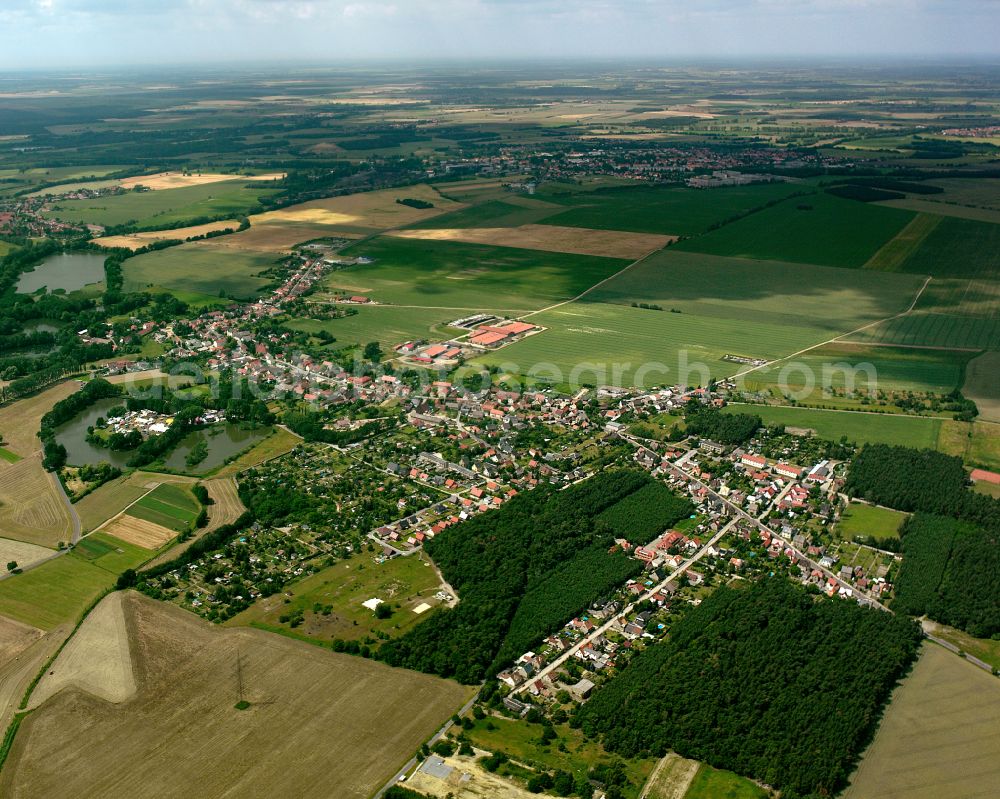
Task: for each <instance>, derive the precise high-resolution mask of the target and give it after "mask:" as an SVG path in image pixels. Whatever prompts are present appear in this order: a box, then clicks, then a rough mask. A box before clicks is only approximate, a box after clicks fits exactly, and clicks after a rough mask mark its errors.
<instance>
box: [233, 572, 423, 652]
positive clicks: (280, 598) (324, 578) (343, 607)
mask: <svg viewBox="0 0 1000 799" xmlns="http://www.w3.org/2000/svg"><path fill="white" fill-rule="evenodd" d="M440 588H441V581H440V580H439V579H438V576H437V573H436V572H435V570H434V567H433V566H431V565H430V564H429V563H428V562H427V561H426V560H424V559H422V558H420V557H416V556H412V557H398V558H393V559H392V560H388V561H385V562H383V563H375V562H374V561H373V560H372V559H371V557H368V556H365V557H357V558H351V559H350V560H344V561H341V562H339V563H337V564H335V565H333V566H330V567H328V568H326V569H323V570H322V571H319V572H317V573H316V574H313V575H310V576H308V577H306V578H304V579H302V580H299V581H298V582H295V583H292V584H291V585H288V586H286V587H285V591H284V594H281V595H275V596H273V597H267V598H265V599H262V600H260V601H258V602H256V603H255V604H254V605H253V606H252V607H250V608H248V609H247V610H245V611H243V612H242V613H240V614H238V615H236V616H234V617H233V618H232V619H230V620H229V621H228V622H226V625H227V626H247V625H249V626H252V627H259V628H261V629H265V630H270V631H272V632H278V633H282V634H285V635H289V636H291V637H293V638H300V639H302V640H304V641H310V642H312V643H318V644H322V645H324V646H329V645H330V641H331V640H332V639H334V638H341V639H343V640H345V641H348V640H361V639H364V638H366V637H367V636H372V635H388V636H391V637H393V638H395V637H397V636H399V635H401V634H402V633H404V632H405V631H406V630H409V629H410V628H411V627H413V626H415V625H416V624H418V623H419V622H421V621H423V620H424V619H426V618H429V617H430V615H431V614H432V613H433V610H432V609H429V610H425V611H423V612H422V613H415V612H414V609H415V608H418V607H420V606H421V605H423V604H424V603H426V604H429V605H431V606H432V608H433V607H434V606H437V605H439V604H440V603H439V602H438V600H436V599H435V598H434V594H436V593H437V592H438V591H439V590H440ZM285 594H291V602H289V603H287V604H286V603H285V601H284V599H285ZM373 598H377V599H381V600H382V601H383V602H388V603H389V604H390V605H392V607H393V613H392V615H391V616H390V617H389V618H388V619H378V618H376V617H375V614H374V613H373V612H372V611H370V610H369V609H368V608H366V607H364V606H363V605H362V603H363V602H366V601H367V600H369V599H373ZM397 604H398V605H399V607H396V605H397ZM299 610H301V611H302V612H303V622H302V624H301V625H299V626H296V627H292V626H291V624H290V623H286V622H282V621H281V617H282V616H286V615H290V614H292V613H294V612H295V611H299Z"/></svg>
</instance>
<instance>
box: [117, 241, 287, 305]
mask: <svg viewBox="0 0 1000 799" xmlns="http://www.w3.org/2000/svg"><path fill="white" fill-rule="evenodd" d="M232 235H237V234H235V233H234V234H232ZM277 260H278V256H277V255H275V254H274V253H257V252H252V251H245V250H239V249H234V248H229V247H222V246H219V245H218V243H217V242H216V241H215V240H208V241H194V242H191V243H189V244H182V245H180V246H178V247H170V248H169V249H166V250H158V251H157V252H150V253H146V254H145V255H140V256H138V257H136V258H130V259H129V260H127V261H126V262H125V265H124V273H125V289H126V290H127V291H144V290H147V289H156V288H161V289H166V290H167V291H170V292H171V293H175V292H183V293H187V294H200V295H205V296H207V297H210V298H218V297H220V296H228V297H235V298H237V299H245V298H252V297H255V296H256V295H257V294H258V293H259V292H260V291H261V290H262V289H263V288H264V287H265V286H266V285H268V284H269V283H270V282H271V280H270V279H269V278H266V277H260V273H261V272H262V271H264V270H265V269H268V268H270V267H272V266H274V265H275V263H276V262H277Z"/></svg>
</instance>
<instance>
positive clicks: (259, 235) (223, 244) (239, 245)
mask: <svg viewBox="0 0 1000 799" xmlns="http://www.w3.org/2000/svg"><path fill="white" fill-rule="evenodd" d="M275 213H277V212H275ZM259 219H260V217H251V218H250V227H249V228H248V229H247V230H241V231H239V232H238V233H234V234H233V235H231V236H221V237H220V238H217V239H212V241H211V245H212V247H213V248H218V249H225V250H248V251H251V252H274V253H281V252H290V251H291V250H292V248H293V247H294V246H295V245H296V244H302V243H303V242H306V241H312V240H313V239H322V238H325V237H327V236H336V237H339V238H345V239H356V238H359V237H360V236H361V234H360V233H345V232H342V231H337V230H331V229H330V228H328V227H323V226H322V225H310V224H299V223H297V222H275V221H270V222H267V221H265V222H258V221H257V220H259Z"/></svg>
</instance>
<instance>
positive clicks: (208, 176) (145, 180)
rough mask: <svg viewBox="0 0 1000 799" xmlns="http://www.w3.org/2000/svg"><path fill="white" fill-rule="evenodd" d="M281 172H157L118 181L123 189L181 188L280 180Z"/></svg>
mask: <svg viewBox="0 0 1000 799" xmlns="http://www.w3.org/2000/svg"><path fill="white" fill-rule="evenodd" d="M284 176H285V175H284V173H282V172H278V173H274V174H270V175H223V174H219V173H211V172H209V173H199V174H196V175H195V174H185V173H183V172H158V173H157V174H155V175H136V176H135V177H131V178H125V179H124V180H120V181H118V184H119V185H120V186H121V187H122V188H123V189H134V188H135V187H136V186H145V187H146V188H147V189H152V190H153V191H158V190H160V189H183V188H187V187H188V186H204V185H206V184H208V183H222V182H223V181H226V180H254V181H258V180H281V178H283V177H284Z"/></svg>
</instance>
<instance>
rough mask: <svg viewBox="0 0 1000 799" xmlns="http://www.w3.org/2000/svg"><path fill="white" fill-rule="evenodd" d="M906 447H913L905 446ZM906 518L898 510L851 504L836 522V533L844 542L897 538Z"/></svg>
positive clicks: (856, 503)
mask: <svg viewBox="0 0 1000 799" xmlns="http://www.w3.org/2000/svg"><path fill="white" fill-rule="evenodd" d="M892 443H895V442H892ZM906 446H913V445H912V444H906ZM906 516H907V514H905V513H900V512H899V511H898V510H890V509H889V508H880V507H878V506H876V505H866V504H865V503H863V502H852V503H851V504H850V505H849V506H848V507H847V508H846V510H844V513H843V514H842V515H841V517H840V521H839V522H837V527H836V532H837V534H838V535H839V536H840V537H841V538H843V539H846V540H852V539H853V538H854V537H855V536H859V535H860V536H871V537H872V538H879V539H886V538H899V528H900V525H902V524H903V522H904V521H905V520H906Z"/></svg>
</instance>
